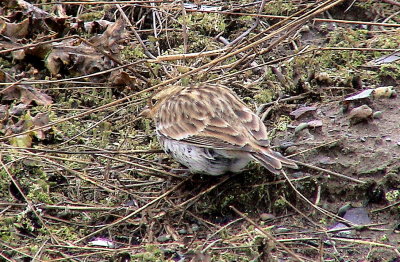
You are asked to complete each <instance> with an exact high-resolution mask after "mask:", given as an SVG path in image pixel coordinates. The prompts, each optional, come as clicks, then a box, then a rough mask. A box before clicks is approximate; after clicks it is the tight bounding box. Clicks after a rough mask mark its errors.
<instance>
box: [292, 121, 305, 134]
mask: <svg viewBox="0 0 400 262" xmlns="http://www.w3.org/2000/svg"><path fill="white" fill-rule="evenodd" d="M307 127H308V123H300V124H299V125H298V126H296V128H295V129H294V133H295V134H297V133H299V132H300V131H301V130H303V129H305V128H307Z"/></svg>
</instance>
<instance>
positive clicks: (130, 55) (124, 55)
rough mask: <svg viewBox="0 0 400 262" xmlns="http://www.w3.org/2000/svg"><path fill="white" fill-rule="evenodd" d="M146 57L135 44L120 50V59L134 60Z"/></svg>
mask: <svg viewBox="0 0 400 262" xmlns="http://www.w3.org/2000/svg"><path fill="white" fill-rule="evenodd" d="M143 58H146V55H145V54H144V52H143V49H142V47H141V46H139V45H137V46H135V47H134V48H132V47H131V46H125V47H124V49H122V51H121V60H122V61H132V62H133V61H136V60H137V59H143Z"/></svg>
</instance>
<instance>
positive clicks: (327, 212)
mask: <svg viewBox="0 0 400 262" xmlns="http://www.w3.org/2000/svg"><path fill="white" fill-rule="evenodd" d="M295 162H296V164H297V162H298V161H295ZM281 174H283V176H284V177H285V179H286V181H287V182H288V183H289V185H290V187H291V188H292V189H293V190H294V191H295V192H296V194H297V195H298V196H300V198H301V199H303V200H304V201H305V202H307V203H308V204H309V205H310V206H312V207H313V208H315V209H316V210H318V211H319V212H321V213H322V214H324V215H326V216H329V217H332V218H335V219H337V220H339V221H340V222H343V223H345V224H349V225H351V226H356V225H355V224H354V223H352V222H351V221H348V220H346V219H344V218H342V217H339V216H337V215H335V214H333V213H331V212H329V211H328V210H325V209H323V208H321V207H319V206H316V205H314V203H312V202H311V201H310V200H308V199H307V198H306V197H305V196H304V195H303V194H302V193H300V191H299V190H297V188H296V187H295V186H294V184H293V183H292V181H291V180H290V179H289V177H288V175H287V174H286V172H285V170H283V169H281Z"/></svg>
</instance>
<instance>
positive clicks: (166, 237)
mask: <svg viewBox="0 0 400 262" xmlns="http://www.w3.org/2000/svg"><path fill="white" fill-rule="evenodd" d="M170 239H171V236H170V235H161V236H159V237H157V241H158V242H160V243H164V242H167V241H169V240H170Z"/></svg>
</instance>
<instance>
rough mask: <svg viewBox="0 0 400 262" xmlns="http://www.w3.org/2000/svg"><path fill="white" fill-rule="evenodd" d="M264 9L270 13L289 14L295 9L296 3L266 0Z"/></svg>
mask: <svg viewBox="0 0 400 262" xmlns="http://www.w3.org/2000/svg"><path fill="white" fill-rule="evenodd" d="M264 10H265V12H266V13H267V14H271V15H289V14H290V13H291V12H293V11H295V10H296V5H295V4H294V3H293V2H292V1H286V0H275V1H270V2H268V4H267V5H265V8H264Z"/></svg>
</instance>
